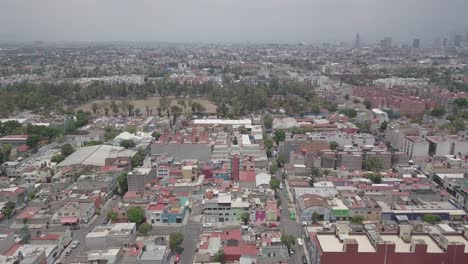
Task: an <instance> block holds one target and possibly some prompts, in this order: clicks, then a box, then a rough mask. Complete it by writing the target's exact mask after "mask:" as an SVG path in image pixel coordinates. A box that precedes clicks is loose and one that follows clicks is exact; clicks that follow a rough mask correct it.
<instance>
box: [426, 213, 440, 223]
mask: <svg viewBox="0 0 468 264" xmlns="http://www.w3.org/2000/svg"><path fill="white" fill-rule="evenodd" d="M423 221H424V222H426V223H429V224H432V225H434V224H437V223H439V222H440V221H442V219H441V218H440V216H438V215H435V214H425V215H424V216H423Z"/></svg>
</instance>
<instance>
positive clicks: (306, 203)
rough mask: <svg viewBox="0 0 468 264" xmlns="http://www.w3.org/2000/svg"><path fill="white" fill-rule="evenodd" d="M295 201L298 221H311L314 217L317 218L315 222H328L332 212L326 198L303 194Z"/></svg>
mask: <svg viewBox="0 0 468 264" xmlns="http://www.w3.org/2000/svg"><path fill="white" fill-rule="evenodd" d="M296 199H297V204H298V206H299V212H300V213H299V220H300V221H312V220H313V219H312V218H313V216H314V215H316V216H317V219H314V220H316V221H330V219H331V213H332V211H331V206H330V205H329V204H328V202H327V198H325V197H322V196H320V195H316V194H303V195H301V196H298V197H297V198H296Z"/></svg>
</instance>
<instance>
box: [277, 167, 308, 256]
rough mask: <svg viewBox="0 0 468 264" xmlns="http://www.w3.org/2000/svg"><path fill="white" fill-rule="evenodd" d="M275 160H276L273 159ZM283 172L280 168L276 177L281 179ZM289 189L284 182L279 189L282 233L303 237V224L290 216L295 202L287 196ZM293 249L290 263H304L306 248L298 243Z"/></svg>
mask: <svg viewBox="0 0 468 264" xmlns="http://www.w3.org/2000/svg"><path fill="white" fill-rule="evenodd" d="M273 162H274V161H273ZM281 175H282V172H281V170H278V172H277V173H276V175H275V178H277V179H279V180H281V178H282V176H281ZM286 194H287V190H286V185H285V184H284V183H283V190H278V195H279V198H280V200H281V208H282V209H281V219H280V221H281V225H280V229H281V233H282V234H290V235H293V236H294V237H296V238H302V230H303V229H302V225H301V224H300V223H299V222H297V221H294V220H291V219H290V218H289V213H290V211H289V208H290V207H291V209H292V210H295V209H294V204H292V203H290V200H289V199H288V198H286ZM296 217H298V214H297V212H296ZM293 249H294V251H295V253H294V254H292V255H291V257H290V259H289V263H290V264H301V263H302V256H304V249H303V247H302V246H299V245H297V243H296V244H295V245H294V246H293Z"/></svg>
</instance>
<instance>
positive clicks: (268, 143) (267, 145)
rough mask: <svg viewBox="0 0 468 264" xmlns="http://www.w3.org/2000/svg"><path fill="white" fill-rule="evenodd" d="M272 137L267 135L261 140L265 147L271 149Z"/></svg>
mask: <svg viewBox="0 0 468 264" xmlns="http://www.w3.org/2000/svg"><path fill="white" fill-rule="evenodd" d="M273 143H274V142H273V139H271V137H267V138H266V139H265V140H264V141H263V144H265V147H266V148H267V149H271V148H272V147H273Z"/></svg>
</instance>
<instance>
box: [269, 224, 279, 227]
mask: <svg viewBox="0 0 468 264" xmlns="http://www.w3.org/2000/svg"><path fill="white" fill-rule="evenodd" d="M268 226H269V227H277V226H278V225H277V224H276V223H269V224H268Z"/></svg>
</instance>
